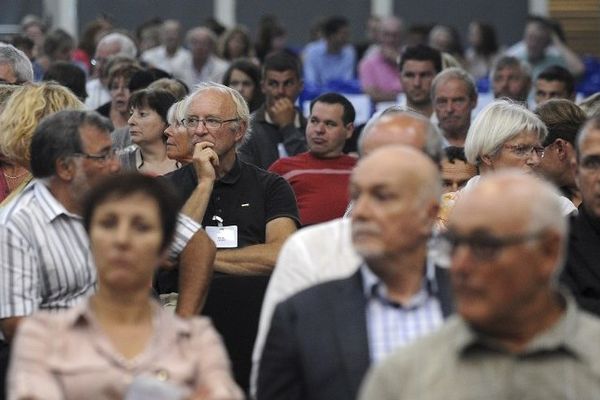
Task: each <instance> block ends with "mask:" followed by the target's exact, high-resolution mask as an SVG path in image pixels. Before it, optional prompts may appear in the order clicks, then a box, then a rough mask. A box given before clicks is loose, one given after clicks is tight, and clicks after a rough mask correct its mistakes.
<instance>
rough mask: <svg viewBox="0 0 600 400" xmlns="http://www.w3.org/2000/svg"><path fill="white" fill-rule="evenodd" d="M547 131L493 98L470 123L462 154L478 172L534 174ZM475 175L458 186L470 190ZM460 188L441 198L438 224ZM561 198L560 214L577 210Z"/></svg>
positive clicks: (523, 112) (533, 118)
mask: <svg viewBox="0 0 600 400" xmlns="http://www.w3.org/2000/svg"><path fill="white" fill-rule="evenodd" d="M547 134H548V130H547V128H546V126H545V125H544V123H543V122H542V121H541V120H540V119H539V118H538V117H537V116H536V115H535V114H534V113H532V112H531V111H529V110H527V109H526V108H525V107H523V106H522V105H520V104H517V103H514V102H511V101H509V100H496V101H494V102H492V103H491V104H489V105H488V106H486V107H485V108H484V109H483V110H481V111H480V112H479V114H478V115H477V117H476V118H475V120H474V121H473V123H472V124H471V127H470V128H469V131H468V133H467V138H466V140H465V155H466V157H467V161H468V162H469V163H470V164H473V165H476V166H477V167H478V169H479V173H480V174H481V175H485V174H486V173H489V172H492V171H498V170H502V169H506V168H513V169H515V168H516V169H520V170H521V171H523V172H524V173H527V174H536V173H537V172H538V171H537V170H538V166H539V164H540V161H541V159H542V157H543V156H544V147H543V146H542V142H543V141H544V139H545V138H546V135H547ZM479 179H480V176H479V175H476V176H474V177H473V178H471V179H470V180H469V181H468V182H467V184H466V185H465V187H464V188H463V189H461V190H470V189H471V188H472V187H473V186H474V185H476V184H477V182H478V181H479ZM460 192H461V191H458V192H453V193H448V194H446V195H444V197H443V198H442V209H441V212H440V216H439V218H440V221H441V225H442V227H443V226H444V225H445V222H446V220H447V216H448V215H449V213H450V210H452V208H453V207H454V202H455V201H456V200H457V199H458V198H459V197H460ZM498 201H501V199H498ZM561 202H562V205H563V214H564V215H567V214H570V213H572V212H574V211H576V210H577V209H576V207H575V206H574V205H573V203H572V202H571V201H570V200H569V199H567V198H566V197H561Z"/></svg>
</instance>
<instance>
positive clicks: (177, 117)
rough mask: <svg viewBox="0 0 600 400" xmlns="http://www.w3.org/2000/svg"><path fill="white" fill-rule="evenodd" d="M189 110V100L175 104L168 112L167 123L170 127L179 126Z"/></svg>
mask: <svg viewBox="0 0 600 400" xmlns="http://www.w3.org/2000/svg"><path fill="white" fill-rule="evenodd" d="M186 110H187V99H182V100H179V101H178V102H177V103H174V104H173V105H172V106H171V108H169V111H168V112H167V123H168V124H169V125H173V124H175V125H179V124H181V120H182V119H184V118H185V111H186Z"/></svg>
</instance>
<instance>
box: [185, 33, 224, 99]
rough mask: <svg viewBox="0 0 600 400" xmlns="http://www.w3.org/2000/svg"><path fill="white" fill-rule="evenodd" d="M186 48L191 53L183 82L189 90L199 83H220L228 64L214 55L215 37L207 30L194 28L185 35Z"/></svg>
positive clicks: (215, 49) (215, 47)
mask: <svg viewBox="0 0 600 400" xmlns="http://www.w3.org/2000/svg"><path fill="white" fill-rule="evenodd" d="M186 42H187V45H188V48H189V49H190V51H191V52H192V58H191V62H190V63H188V65H187V69H186V71H185V75H184V78H183V81H184V82H185V83H186V85H188V87H189V88H195V87H196V85H197V84H199V83H201V82H222V81H223V74H225V71H226V70H227V67H228V66H229V65H228V63H227V62H226V61H224V60H222V59H221V58H219V57H218V56H217V54H216V52H217V36H216V35H215V34H214V33H213V32H212V31H211V30H210V29H208V28H205V27H196V28H192V29H190V30H189V31H188V33H187V35H186Z"/></svg>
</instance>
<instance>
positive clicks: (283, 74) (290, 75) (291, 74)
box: [265, 69, 298, 81]
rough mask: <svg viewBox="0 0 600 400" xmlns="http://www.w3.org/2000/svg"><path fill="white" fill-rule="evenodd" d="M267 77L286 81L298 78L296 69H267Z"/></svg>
mask: <svg viewBox="0 0 600 400" xmlns="http://www.w3.org/2000/svg"><path fill="white" fill-rule="evenodd" d="M265 79H269V80H275V81H286V80H289V79H298V77H297V76H296V71H294V70H293V69H286V70H284V71H276V70H274V69H268V70H266V71H265Z"/></svg>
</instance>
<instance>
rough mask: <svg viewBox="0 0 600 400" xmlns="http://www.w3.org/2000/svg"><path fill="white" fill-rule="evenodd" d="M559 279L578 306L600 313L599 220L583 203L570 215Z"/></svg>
mask: <svg viewBox="0 0 600 400" xmlns="http://www.w3.org/2000/svg"><path fill="white" fill-rule="evenodd" d="M561 281H562V283H564V284H566V285H567V286H568V287H569V289H571V291H572V292H573V295H574V296H575V299H576V300H577V303H578V304H579V306H580V307H581V308H583V309H585V310H586V311H589V312H591V313H593V314H595V315H597V316H600V220H598V219H595V218H593V217H592V216H590V215H589V213H588V212H587V211H586V210H585V207H584V206H583V205H581V206H580V207H579V213H578V215H577V216H572V217H571V219H570V233H569V247H568V253H567V261H566V263H565V267H564V269H563V272H562V275H561Z"/></svg>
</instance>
